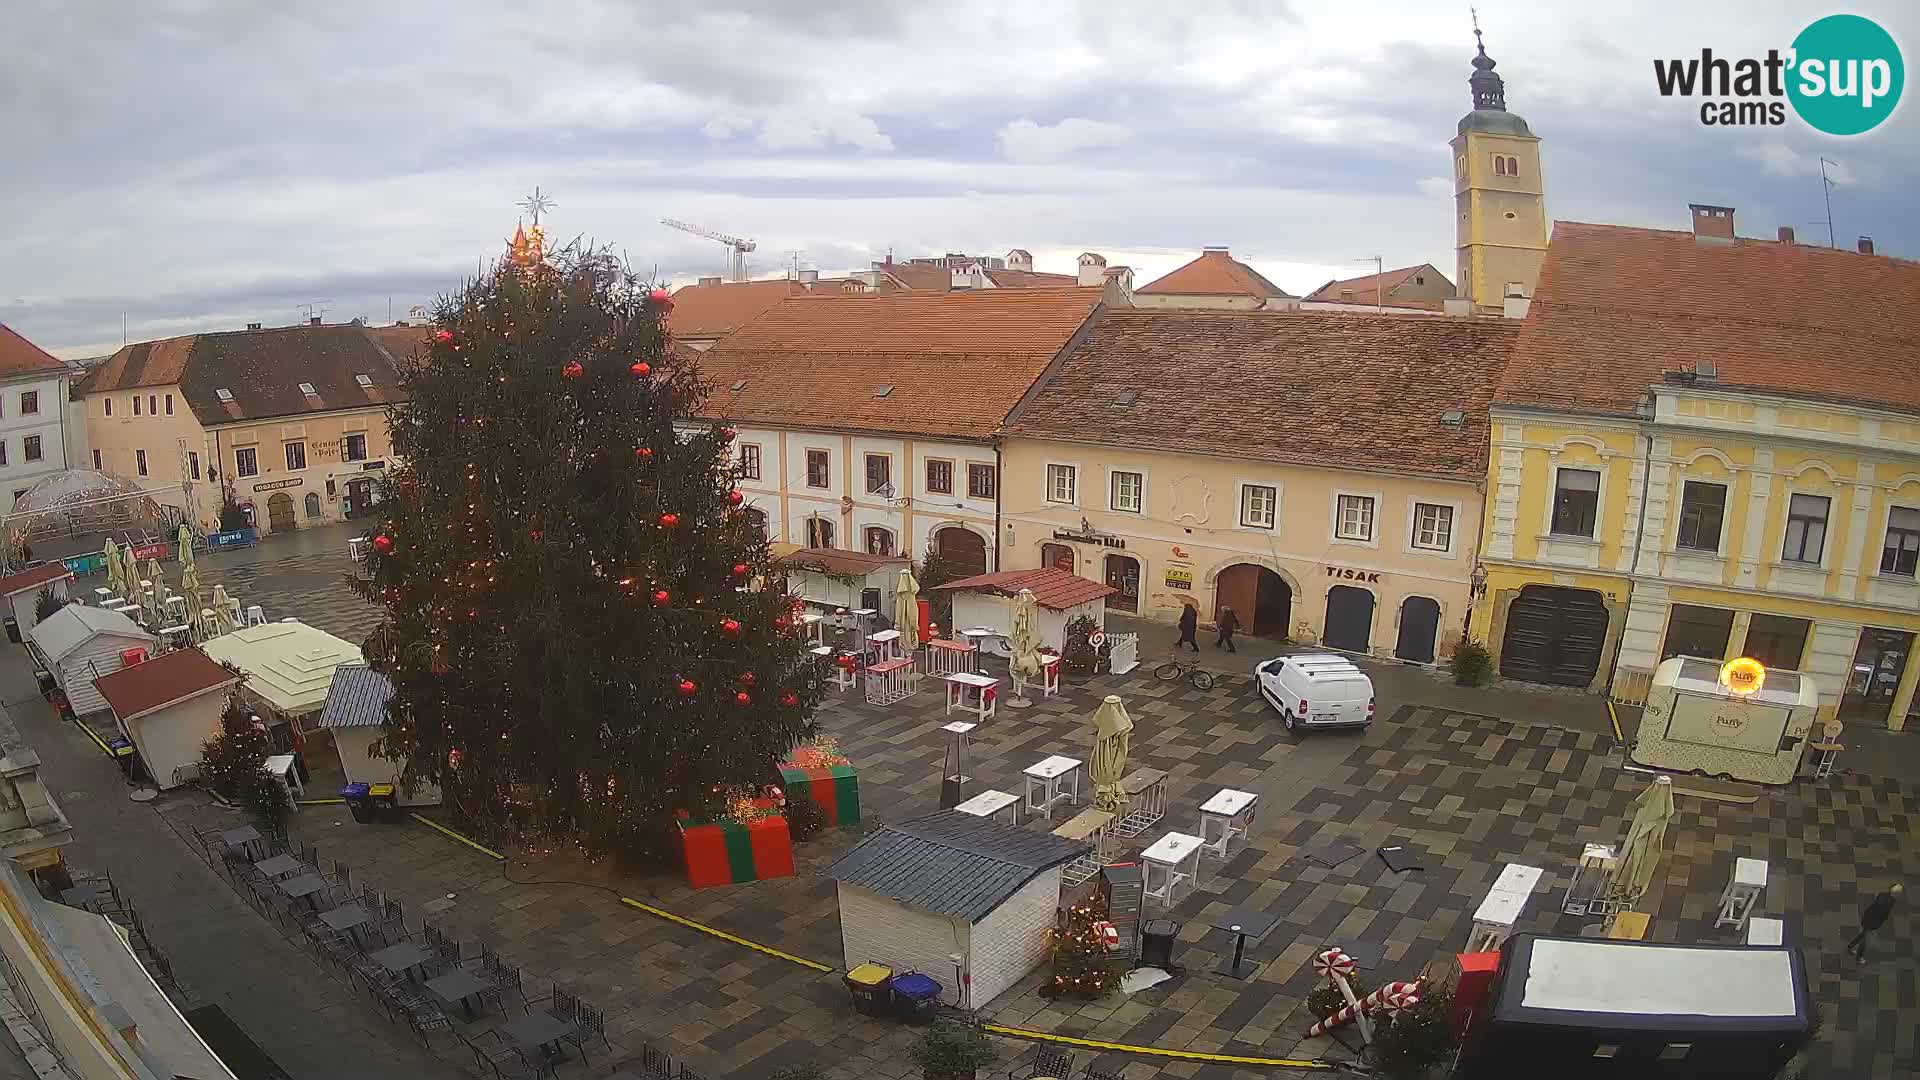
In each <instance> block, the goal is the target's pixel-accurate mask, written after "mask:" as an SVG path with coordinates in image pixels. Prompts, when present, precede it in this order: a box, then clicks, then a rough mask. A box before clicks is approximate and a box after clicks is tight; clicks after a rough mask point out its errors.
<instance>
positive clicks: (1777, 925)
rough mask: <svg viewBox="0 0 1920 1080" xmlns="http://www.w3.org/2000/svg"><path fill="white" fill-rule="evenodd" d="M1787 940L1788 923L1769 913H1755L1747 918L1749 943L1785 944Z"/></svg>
mask: <svg viewBox="0 0 1920 1080" xmlns="http://www.w3.org/2000/svg"><path fill="white" fill-rule="evenodd" d="M1786 940H1787V924H1786V923H1784V922H1782V921H1781V920H1779V919H1776V918H1773V917H1772V916H1769V915H1755V916H1754V917H1753V918H1751V919H1749V920H1747V944H1749V945H1784V944H1786Z"/></svg>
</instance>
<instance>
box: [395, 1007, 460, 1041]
mask: <svg viewBox="0 0 1920 1080" xmlns="http://www.w3.org/2000/svg"><path fill="white" fill-rule="evenodd" d="M406 1017H407V1026H408V1027H410V1028H412V1029H413V1033H414V1034H415V1035H418V1036H420V1045H422V1046H424V1047H426V1048H427V1049H429V1050H431V1049H433V1043H432V1042H431V1041H430V1040H429V1039H428V1038H427V1033H428V1032H431V1031H452V1030H453V1021H452V1020H451V1019H449V1018H448V1016H447V1014H446V1011H445V1010H443V1009H441V1008H440V1006H439V1005H438V1004H437V1003H435V1002H432V1001H429V1000H426V999H425V998H419V999H416V1000H414V1001H413V1002H411V1003H409V1004H408V1006H407V1009H406Z"/></svg>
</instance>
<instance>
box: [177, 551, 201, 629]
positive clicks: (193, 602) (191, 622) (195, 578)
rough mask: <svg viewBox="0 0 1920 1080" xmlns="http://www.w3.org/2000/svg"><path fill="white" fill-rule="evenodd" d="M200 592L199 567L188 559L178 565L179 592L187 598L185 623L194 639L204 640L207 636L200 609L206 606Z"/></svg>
mask: <svg viewBox="0 0 1920 1080" xmlns="http://www.w3.org/2000/svg"><path fill="white" fill-rule="evenodd" d="M201 593H202V590H201V587H200V568H199V567H198V566H195V565H194V564H193V560H192V559H188V560H187V561H186V563H185V564H184V565H182V566H181V567H180V594H181V595H182V596H185V597H186V598H187V625H188V626H190V627H192V628H193V639H194V640H195V641H205V640H206V639H207V636H208V634H207V631H208V627H207V625H206V622H205V621H204V620H203V619H201V617H200V609H201V608H202V607H204V606H206V600H205V597H203V596H202V595H201Z"/></svg>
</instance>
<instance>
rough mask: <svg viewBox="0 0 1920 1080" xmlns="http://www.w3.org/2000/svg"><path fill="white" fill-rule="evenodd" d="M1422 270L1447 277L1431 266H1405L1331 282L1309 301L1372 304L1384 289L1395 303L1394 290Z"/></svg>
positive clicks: (1314, 291) (1315, 293)
mask: <svg viewBox="0 0 1920 1080" xmlns="http://www.w3.org/2000/svg"><path fill="white" fill-rule="evenodd" d="M1422 270H1430V271H1432V272H1433V273H1434V274H1436V275H1440V276H1441V277H1445V275H1443V274H1440V271H1439V270H1437V269H1435V268H1434V267H1433V266H1432V265H1431V264H1429V263H1421V264H1420V265H1418V266H1403V267H1401V268H1400V269H1398V270H1388V271H1386V272H1385V273H1380V274H1368V275H1367V276H1366V277H1357V278H1341V279H1340V280H1338V281H1329V282H1327V283H1326V284H1325V285H1322V286H1320V287H1319V288H1317V289H1315V290H1313V293H1312V294H1311V295H1309V296H1308V297H1307V299H1308V300H1312V301H1315V302H1317V303H1325V304H1340V303H1351V304H1372V303H1376V301H1375V300H1374V295H1375V294H1376V293H1378V292H1379V291H1380V290H1381V289H1382V288H1384V289H1386V290H1387V303H1389V304H1391V303H1395V301H1394V299H1393V290H1395V289H1397V288H1399V287H1400V286H1402V285H1405V284H1406V283H1407V279H1408V278H1410V277H1412V276H1413V275H1415V274H1417V273H1419V272H1420V271H1422ZM1342 293H1351V294H1352V295H1350V296H1342V295H1341V294H1342ZM1402 306H1405V304H1404V303H1403V304H1402Z"/></svg>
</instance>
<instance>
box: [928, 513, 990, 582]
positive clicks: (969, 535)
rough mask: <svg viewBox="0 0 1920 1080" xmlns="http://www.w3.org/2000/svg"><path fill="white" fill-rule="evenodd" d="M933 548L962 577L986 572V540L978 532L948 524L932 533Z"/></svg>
mask: <svg viewBox="0 0 1920 1080" xmlns="http://www.w3.org/2000/svg"><path fill="white" fill-rule="evenodd" d="M933 550H935V551H937V552H939V553H940V557H941V558H943V559H945V560H947V561H948V562H949V563H951V564H953V568H954V570H955V571H956V572H957V573H959V574H960V575H961V576H963V577H972V576H973V575H975V574H984V573H986V572H987V541H986V539H985V538H984V537H982V536H981V535H980V534H979V533H977V532H974V531H973V530H971V529H967V528H963V527H961V526H959V525H949V526H947V527H946V528H944V529H941V530H940V531H939V532H937V533H934V534H933Z"/></svg>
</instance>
